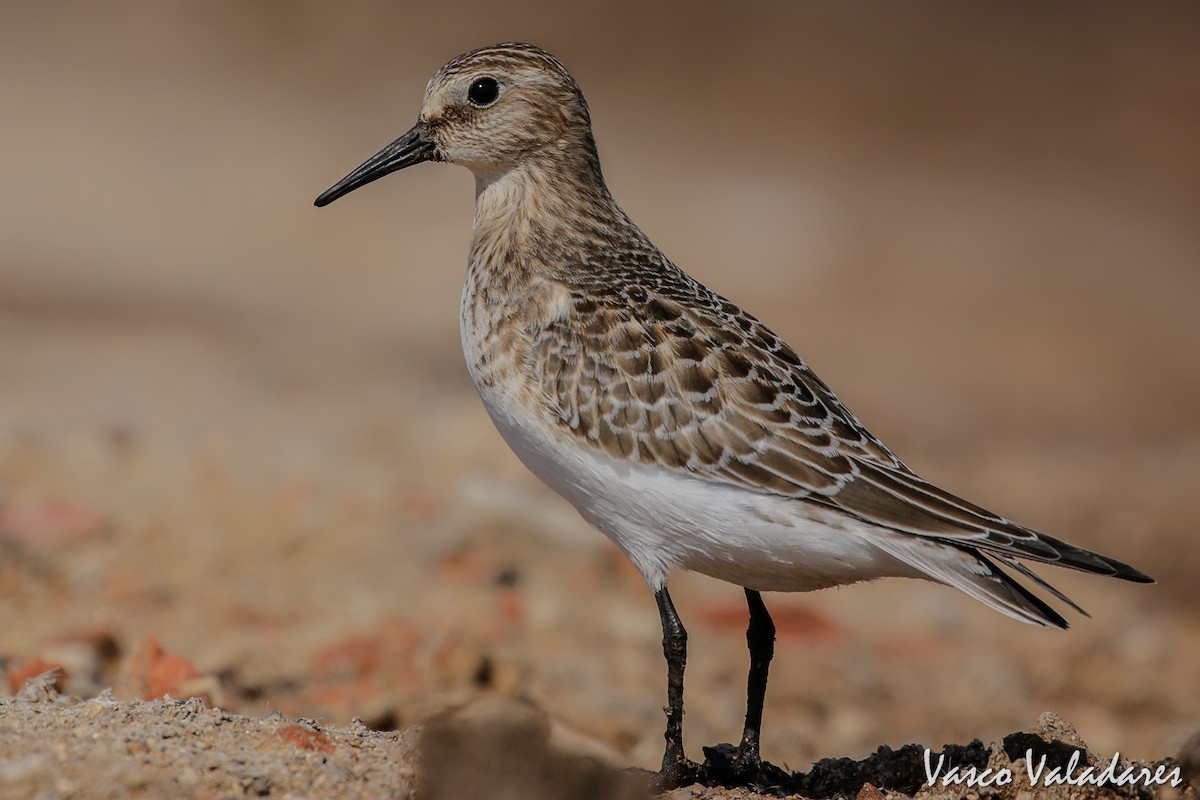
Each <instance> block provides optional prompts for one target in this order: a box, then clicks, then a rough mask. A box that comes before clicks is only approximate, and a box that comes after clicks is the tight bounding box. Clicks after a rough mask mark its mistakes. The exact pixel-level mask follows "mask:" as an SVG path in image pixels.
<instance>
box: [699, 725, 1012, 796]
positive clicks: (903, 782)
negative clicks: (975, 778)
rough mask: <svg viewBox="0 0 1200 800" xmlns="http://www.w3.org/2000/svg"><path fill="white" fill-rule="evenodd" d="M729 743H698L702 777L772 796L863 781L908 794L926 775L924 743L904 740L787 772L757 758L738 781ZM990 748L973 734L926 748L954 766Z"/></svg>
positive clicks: (840, 789) (822, 792) (970, 762)
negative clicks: (756, 767) (755, 767)
mask: <svg viewBox="0 0 1200 800" xmlns="http://www.w3.org/2000/svg"><path fill="white" fill-rule="evenodd" d="M733 751H734V747H733V745H730V744H720V745H717V746H716V747H706V748H704V755H705V759H704V766H703V767H702V772H703V775H704V780H705V781H706V782H711V783H713V784H717V785H720V786H725V787H728V788H736V787H738V786H743V787H745V788H749V789H754V790H755V791H757V792H759V793H760V794H766V795H772V796H776V797H791V796H794V795H802V796H804V797H810V798H814V800H816V799H817V798H834V797H845V796H853V795H856V794H857V793H858V792H859V790H861V789H862V787H863V786H864V785H866V784H868V783H869V784H871V785H872V786H874V787H876V788H878V789H887V790H890V791H895V792H900V793H902V794H907V795H914V794H916V793H917V791H919V790H920V788H921V787H922V786H924V785H925V784H926V782H927V780H928V778H927V774H926V769H925V748H923V747H921V746H920V745H916V744H908V745H905V746H904V747H901V748H900V749H899V750H894V749H892V748H891V747H888V746H887V745H882V746H881V747H880V748H879V749H878V750H876V751H875V752H874V753H872V754H871V755H870V756H868V757H866V758H864V759H862V760H859V761H855V760H854V759H852V758H825V759H822V760H820V761H818V762H817V763H815V764H813V767H812V769H810V770H809V771H808V772H797V773H794V774H788V773H787V772H785V771H784V770H782V769H780V768H779V767H776V766H775V765H773V764H765V763H764V764H763V768H762V769H761V770H760V772H759V775H758V776H757V778H756V779H754V780H752V781H750V782H746V781H743V780H742V779H741V778H740V777H739V776H738V774H737V772H736V771H735V770H734V765H733V761H732V755H733ZM990 755H991V751H990V750H989V749H988V748H987V747H985V746H984V744H983V742H981V741H979V740H978V739H975V740H974V741H972V742H971V743H970V744H968V745H946V746H945V747H944V748H943V749H942V751H941V752H940V753H932V754H931V758H932V762H933V763H936V762H937V761H938V758H939V757H942V758H943V759H944V760H945V762H947V763H952V764H956V765H958V766H959V767H960V768H967V767H975V768H976V769H979V770H982V769H983V768H985V767H986V766H987V763H988V758H989V756H990Z"/></svg>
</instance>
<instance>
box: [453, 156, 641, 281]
mask: <svg viewBox="0 0 1200 800" xmlns="http://www.w3.org/2000/svg"><path fill="white" fill-rule="evenodd" d="M585 155H586V154H581V156H580V158H579V159H577V160H578V162H579V163H577V164H572V163H567V164H564V163H563V157H562V154H561V153H559V154H557V157H556V160H555V161H553V162H551V161H549V159H547V160H546V163H543V162H542V161H541V160H539V159H536V158H530V159H528V160H526V161H524V162H522V163H521V164H519V165H517V166H516V167H513V168H512V169H509V170H506V171H503V172H497V173H476V175H475V223H474V235H473V237H472V239H471V265H472V268H484V269H487V268H489V267H493V268H504V269H512V268H520V267H521V266H525V267H526V268H529V269H533V270H539V269H542V268H549V269H553V268H554V267H555V266H556V265H559V264H565V263H570V262H576V261H578V260H580V259H581V258H582V257H583V255H584V254H585V253H586V252H588V251H589V250H594V249H595V248H596V247H597V245H602V244H603V241H604V236H605V235H606V232H609V231H612V230H614V229H616V230H620V229H622V228H624V227H626V226H629V225H630V223H629V221H628V218H627V217H625V214H624V212H623V211H621V209H620V208H619V207H618V206H617V204H616V203H615V202H614V201H613V199H612V195H611V194H609V191H608V187H607V186H605V185H604V180H603V178H602V177H601V175H600V168H599V164H598V162H595V161H594V158H592V159H588V158H585V157H584V156H585Z"/></svg>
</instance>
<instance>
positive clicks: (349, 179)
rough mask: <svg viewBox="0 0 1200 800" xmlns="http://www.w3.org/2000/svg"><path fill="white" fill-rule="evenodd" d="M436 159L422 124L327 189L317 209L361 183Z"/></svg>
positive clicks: (317, 202)
mask: <svg viewBox="0 0 1200 800" xmlns="http://www.w3.org/2000/svg"><path fill="white" fill-rule="evenodd" d="M434 158H435V154H434V145H433V142H431V141H429V140H428V139H426V138H425V132H424V130H422V127H421V126H420V125H414V126H413V129H412V130H410V131H409V132H408V133H406V134H404V135H403V136H401V137H400V138H399V139H397V140H396V141H394V142H392V143H391V144H389V145H388V146H387V147H385V148H383V149H382V150H380V151H379V152H378V153H376V154H375V155H373V156H371V157H370V158H368V159H367V160H366V161H364V162H363V163H362V164H361V165H359V167H358V169H356V170H354V172H351V173H350V174H349V175H347V176H346V177H344V178H342V179H341V180H340V181H338V182H337V183H335V184H334V185H333V186H331V187H330V188H329V189H327V190H325V192H323V193H322V194H321V196H320V197H318V198H317V199H316V202H315V203H314V205H316V206H317V208H321V207H322V206H327V205H329V204H330V203H332V202H333V201H334V200H337V199H338V198H339V197H341V196H342V195H344V194H350V192H353V191H354V190H355V189H357V188H358V187H360V186H366V185H367V184H368V183H370V182H371V181H374V180H379V179H380V178H382V177H383V176H384V175H387V174H389V173H392V172H395V171H396V170H401V169H404V168H405V167H411V166H412V165H413V164H420V163H421V162H422V161H432V160H433V159H434Z"/></svg>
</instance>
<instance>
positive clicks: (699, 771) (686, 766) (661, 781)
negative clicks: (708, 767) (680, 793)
mask: <svg viewBox="0 0 1200 800" xmlns="http://www.w3.org/2000/svg"><path fill="white" fill-rule="evenodd" d="M648 775H649V779H650V789H651V791H653V792H656V793H658V792H669V791H671V790H672V789H678V788H680V787H683V786H691V785H692V784H693V783H699V782H700V781H701V780H703V779H704V768H703V767H702V766H701V765H700V764H697V763H696V762H695V761H691V760H689V759H687V758H678V759H675V760H672V761H670V762H669V763H668V762H664V763H663V766H662V769H660V770H659V771H658V772H651V773H648Z"/></svg>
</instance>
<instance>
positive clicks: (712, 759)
mask: <svg viewBox="0 0 1200 800" xmlns="http://www.w3.org/2000/svg"><path fill="white" fill-rule="evenodd" d="M700 770H701V772H702V773H703V776H704V778H705V779H706V780H707V781H709V782H710V783H714V784H719V785H721V786H726V787H730V788H734V787H744V788H749V789H766V788H770V787H776V786H781V785H783V784H784V783H785V782H786V781H788V780H789V779H791V777H792V776H791V775H790V774H789V773H788V772H787V771H786V770H783V769H780V768H779V767H777V766H775V765H774V764H772V763H770V762H767V761H763V760H762V758H760V757H759V754H758V748H756V747H750V746H747V744H746V743H745V742H742V743H741V744H740V745H738V746H737V747H734V746H733V745H732V744H729V743H724V744H718V745H714V746H713V747H706V748H704V764H703V766H701V767H700Z"/></svg>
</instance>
